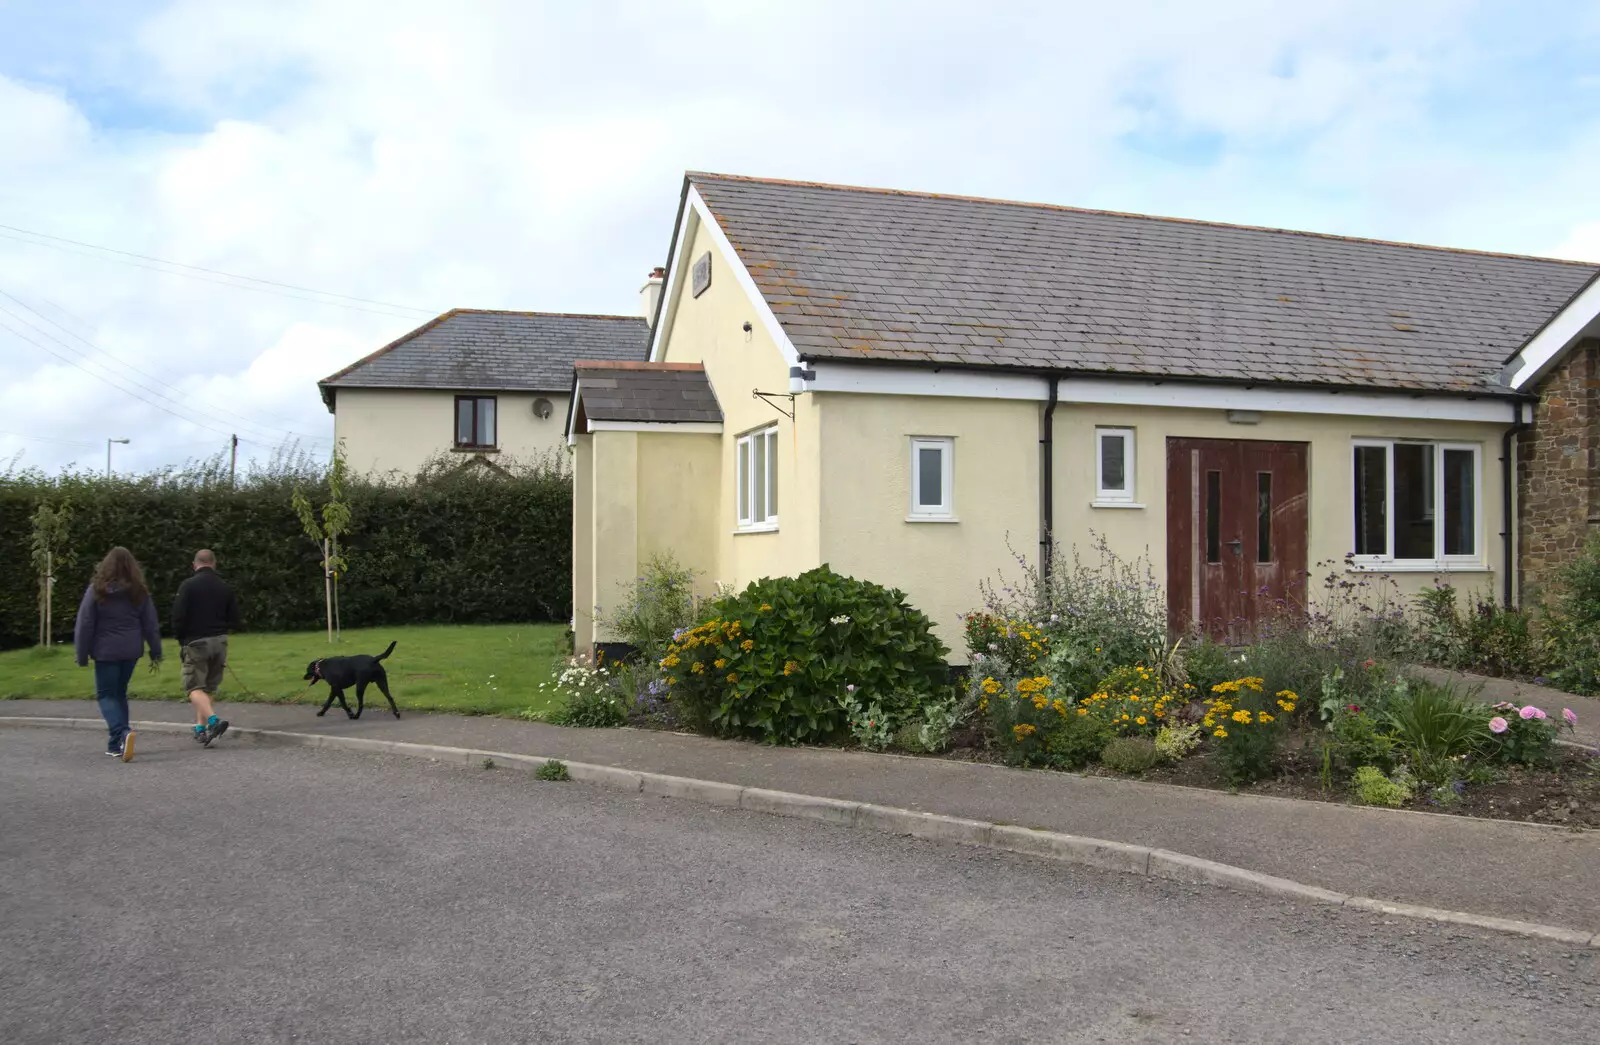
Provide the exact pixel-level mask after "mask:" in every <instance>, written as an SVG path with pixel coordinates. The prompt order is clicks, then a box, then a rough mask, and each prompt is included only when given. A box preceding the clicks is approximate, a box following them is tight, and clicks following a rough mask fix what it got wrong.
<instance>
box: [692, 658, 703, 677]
mask: <svg viewBox="0 0 1600 1045" xmlns="http://www.w3.org/2000/svg"><path fill="white" fill-rule="evenodd" d="M689 670H690V671H692V672H694V673H695V674H696V675H698V674H700V673H701V672H703V671H705V670H706V666H705V665H704V664H702V663H700V662H699V661H698V660H697V661H695V662H694V663H693V664H691V665H689Z"/></svg>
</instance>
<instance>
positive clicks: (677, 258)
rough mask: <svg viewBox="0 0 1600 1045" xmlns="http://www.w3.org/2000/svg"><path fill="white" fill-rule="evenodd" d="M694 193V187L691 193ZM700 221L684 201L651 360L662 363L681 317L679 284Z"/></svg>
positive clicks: (668, 267)
mask: <svg viewBox="0 0 1600 1045" xmlns="http://www.w3.org/2000/svg"><path fill="white" fill-rule="evenodd" d="M689 191H691V192H693V191H694V190H693V188H692V187H691V188H690V190H689ZM699 221H700V216H699V214H698V213H697V212H696V211H695V209H694V208H693V207H691V206H689V205H688V201H687V199H686V200H685V201H684V207H683V213H682V214H681V215H680V216H679V218H678V234H677V236H676V237H674V240H673V243H674V247H673V253H672V257H670V258H668V259H667V281H666V284H665V285H664V286H662V288H661V310H660V311H661V318H660V319H659V320H658V321H657V322H656V328H655V329H654V330H652V331H651V332H650V361H651V362H652V363H659V362H661V358H662V353H663V352H664V351H665V350H666V345H667V337H668V336H669V335H670V334H671V332H672V324H673V321H674V320H676V319H677V318H678V294H677V290H678V284H680V283H682V282H683V273H684V271H685V270H687V269H688V267H689V259H688V253H689V243H690V241H691V240H693V239H694V234H695V231H696V227H697V226H698V224H699Z"/></svg>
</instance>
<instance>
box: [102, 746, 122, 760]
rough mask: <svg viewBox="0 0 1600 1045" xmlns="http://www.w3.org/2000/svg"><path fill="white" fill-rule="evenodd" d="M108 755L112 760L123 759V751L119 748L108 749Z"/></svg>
mask: <svg viewBox="0 0 1600 1045" xmlns="http://www.w3.org/2000/svg"><path fill="white" fill-rule="evenodd" d="M106 754H108V755H110V756H111V757H112V758H121V757H122V749H121V748H117V747H107V748H106Z"/></svg>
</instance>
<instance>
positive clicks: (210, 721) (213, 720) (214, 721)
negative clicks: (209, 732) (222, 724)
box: [206, 715, 217, 726]
mask: <svg viewBox="0 0 1600 1045" xmlns="http://www.w3.org/2000/svg"><path fill="white" fill-rule="evenodd" d="M216 724H217V716H215V715H212V716H211V717H210V718H208V719H206V725H208V726H214V725H216Z"/></svg>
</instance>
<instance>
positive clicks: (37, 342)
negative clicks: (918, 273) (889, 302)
mask: <svg viewBox="0 0 1600 1045" xmlns="http://www.w3.org/2000/svg"><path fill="white" fill-rule="evenodd" d="M690 168H695V169H703V170H713V171H724V172H731V173H740V174H754V175H764V176H776V177H785V178H799V179H808V180H825V181H836V182H847V183H853V184H867V185H887V186H893V187H898V188H913V189H928V190H934V191H943V192H952V193H965V194H974V195H984V196H998V197H1006V198H1016V199H1027V200H1040V201H1047V202H1052V203H1066V204H1075V205H1083V206H1090V207H1106V208H1115V209H1121V210H1131V211H1139V212H1146V213H1156V214H1169V215H1180V216H1185V217H1194V218H1209V219H1217V220H1223V221H1233V222H1245V223H1252V224H1263V225H1279V226H1288V227H1293V228H1304V229H1313V230H1318V231H1327V232H1340V233H1347V234H1353V235H1363V236H1376V237H1382V238H1386V239H1401V240H1415V241H1422V242H1429V243H1441V244H1447V245H1452V246H1462V247H1475V248H1483V249H1489V250H1501V251H1515V252H1524V253H1533V254H1549V255H1557V256H1564V257H1575V258H1582V259H1586V260H1600V192H1597V191H1596V188H1595V186H1596V172H1597V171H1600V4H1596V3H1593V2H1584V0H1569V2H1549V3H1542V2H1538V0H1523V2H1517V3H1511V2H1506V3H1469V2H1457V0H1404V2H1401V3H1397V2H1395V0H1370V2H1369V0H1327V2H1323V3H1316V4H1306V3H1298V2H1283V0H1272V2H1269V0H1212V2H1210V3H1205V4H1195V3H1190V2H1174V3H1165V2H1157V0H1120V2H1118V3H1115V4H1107V3H1098V2H1097V3H1083V2H1078V0H1057V2H1053V3H1008V2H1005V0H996V2H995V3H991V4H973V3H971V2H970V0H962V2H959V3H953V2H952V3H944V2H940V0H922V2H918V3H915V4H913V3H901V2H896V0H875V2H870V3H867V2H863V0H848V2H835V0H808V2H807V3H805V4H794V3H783V4H777V3H772V4H768V3H762V2H759V0H758V2H753V3H752V2H750V0H703V2H700V3H672V2H664V0H650V2H638V3H635V2H607V0H585V2H583V3H573V2H571V0H568V2H564V3H559V4H556V3H543V2H537V0H503V2H496V0H453V2H451V3H448V4H444V3H438V2H437V0H428V2H414V0H272V2H270V3H266V2H262V3H252V2H247V0H207V2H189V0H180V2H154V0H151V2H137V0H0V471H4V470H5V468H6V467H7V466H8V464H9V465H10V466H11V467H15V466H16V464H15V463H14V462H15V461H16V460H18V459H17V458H16V456H15V455H18V454H20V455H21V457H20V462H21V464H22V465H23V466H27V465H36V466H40V467H44V468H50V469H53V468H56V467H60V466H63V465H67V464H69V463H72V462H78V463H79V464H82V465H84V466H89V467H103V466H104V460H105V440H106V439H108V438H130V439H132V443H131V444H129V445H127V446H118V447H117V448H116V467H117V468H118V470H119V471H121V470H145V469H149V468H154V467H159V466H161V465H164V464H170V463H180V462H182V461H184V460H186V459H189V458H193V457H201V456H205V455H208V454H210V453H214V452H215V451H217V450H218V449H220V448H222V447H224V446H225V445H226V443H227V440H228V437H229V435H230V434H233V433H237V434H238V435H239V437H240V439H241V454H242V455H244V456H251V455H258V456H263V455H265V454H267V453H269V452H270V450H271V448H272V447H274V446H276V445H278V444H280V443H281V442H283V441H284V440H287V439H293V438H299V439H300V440H301V441H302V443H303V444H304V445H305V446H307V447H310V448H312V449H314V450H316V451H317V452H319V453H325V452H326V451H327V449H328V440H329V438H330V436H331V434H332V419H331V418H330V416H329V415H328V414H327V413H326V411H325V410H324V409H323V408H322V405H321V403H320V401H319V399H318V397H317V392H316V387H315V382H316V380H317V379H318V378H319V377H322V376H324V375H326V374H328V373H330V372H332V371H333V370H336V369H338V368H340V367H342V366H344V365H346V364H347V363H349V362H351V361H353V360H354V359H356V358H359V357H360V356H362V355H364V354H365V353H367V352H370V351H372V350H373V349H375V348H377V347H379V346H381V345H382V344H384V343H385V342H386V341H388V340H390V339H392V338H394V337H396V336H398V335H399V334H401V333H403V332H405V331H406V330H408V329H410V328H411V327H412V326H414V325H416V324H417V323H419V322H421V321H422V320H424V319H426V318H428V317H429V316H431V315H432V314H434V313H436V312H439V311H443V310H445V309H448V308H451V307H457V306H463V307H484V308H513V309H534V310H544V311H572V312H632V311H634V310H635V309H636V307H637V291H638V287H639V283H640V281H641V278H642V277H643V276H644V275H645V274H646V273H647V272H648V271H649V269H650V268H651V267H652V266H654V265H658V264H661V263H662V262H663V261H664V260H665V259H664V255H665V253H666V250H667V245H668V239H669V237H670V235H671V226H672V220H673V216H674V211H675V208H676V205H677V198H678V191H679V187H680V183H681V179H682V175H683V171H684V170H685V169H690ZM239 277H246V278H239Z"/></svg>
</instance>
